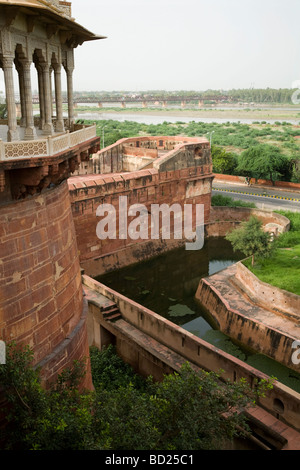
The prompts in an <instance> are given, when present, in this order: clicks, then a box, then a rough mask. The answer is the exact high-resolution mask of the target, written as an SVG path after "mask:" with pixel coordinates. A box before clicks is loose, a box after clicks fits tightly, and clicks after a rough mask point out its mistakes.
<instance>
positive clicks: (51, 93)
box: [49, 65, 53, 118]
mask: <svg viewBox="0 0 300 470" xmlns="http://www.w3.org/2000/svg"><path fill="white" fill-rule="evenodd" d="M52 72H53V68H52V65H50V68H49V80H50V98H51V99H50V103H51V118H53V90H52Z"/></svg>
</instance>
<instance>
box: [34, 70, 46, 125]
mask: <svg viewBox="0 0 300 470" xmlns="http://www.w3.org/2000/svg"><path fill="white" fill-rule="evenodd" d="M36 70H37V76H38V87H39V103H40V124H39V128H40V129H43V128H44V125H45V92H44V79H43V70H42V67H41V66H40V65H39V64H36Z"/></svg>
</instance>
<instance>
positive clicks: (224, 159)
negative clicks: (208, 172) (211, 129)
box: [211, 145, 237, 175]
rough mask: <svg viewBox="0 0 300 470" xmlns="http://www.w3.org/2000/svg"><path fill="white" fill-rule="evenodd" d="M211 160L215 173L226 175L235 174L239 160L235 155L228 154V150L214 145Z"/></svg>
mask: <svg viewBox="0 0 300 470" xmlns="http://www.w3.org/2000/svg"><path fill="white" fill-rule="evenodd" d="M211 158H212V163H213V171H214V172H215V173H224V174H227V175H230V174H232V173H234V170H235V168H236V166H237V158H236V156H235V155H234V154H233V153H231V152H226V150H224V149H222V148H221V147H217V146H215V145H212V148H211Z"/></svg>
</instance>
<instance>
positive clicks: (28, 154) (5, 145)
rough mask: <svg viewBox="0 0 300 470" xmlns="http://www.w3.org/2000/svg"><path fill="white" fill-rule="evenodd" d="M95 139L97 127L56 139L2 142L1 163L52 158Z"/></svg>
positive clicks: (86, 128)
mask: <svg viewBox="0 0 300 470" xmlns="http://www.w3.org/2000/svg"><path fill="white" fill-rule="evenodd" d="M93 137H96V125H92V126H86V127H84V128H82V129H79V130H77V131H75V132H66V133H64V134H62V135H59V136H56V137H55V136H51V137H47V138H40V139H36V140H28V141H25V140H24V141H15V142H3V141H2V140H0V161H8V160H16V159H21V158H40V157H51V156H53V155H56V154H58V153H60V152H63V151H65V150H68V149H71V148H72V147H75V146H77V145H79V144H81V143H83V142H85V141H87V140H89V139H92V138H93Z"/></svg>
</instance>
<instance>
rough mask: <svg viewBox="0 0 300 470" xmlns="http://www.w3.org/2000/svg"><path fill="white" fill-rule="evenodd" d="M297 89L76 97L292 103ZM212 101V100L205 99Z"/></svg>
mask: <svg viewBox="0 0 300 470" xmlns="http://www.w3.org/2000/svg"><path fill="white" fill-rule="evenodd" d="M295 91H296V89H291V88H279V89H278V88H241V89H230V90H205V91H201V92H199V91H195V90H175V91H167V90H144V91H140V92H136V91H135V92H133V91H130V90H123V91H112V92H108V91H97V92H95V91H80V92H77V91H74V99H75V100H76V99H77V97H80V98H82V97H86V99H87V101H90V102H92V101H95V102H101V99H102V100H111V101H112V102H113V100H114V99H115V100H121V99H123V100H126V97H134V98H136V99H140V100H141V101H142V100H146V99H147V98H149V97H152V98H161V97H166V98H172V97H174V96H176V97H178V96H180V97H184V98H185V99H187V100H188V99H189V97H194V96H199V95H201V96H203V98H204V99H205V98H207V97H212V96H216V97H221V96H223V97H225V96H227V97H230V98H231V100H226V99H224V100H223V101H224V102H225V103H232V102H233V103H238V102H244V103H245V102H247V103H259V104H281V105H282V104H289V105H291V104H292V95H293V93H294V92H295ZM63 95H64V97H65V98H67V95H66V94H65V93H63ZM205 101H209V102H211V100H207V99H206V100H205Z"/></svg>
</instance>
